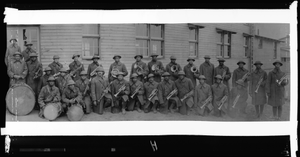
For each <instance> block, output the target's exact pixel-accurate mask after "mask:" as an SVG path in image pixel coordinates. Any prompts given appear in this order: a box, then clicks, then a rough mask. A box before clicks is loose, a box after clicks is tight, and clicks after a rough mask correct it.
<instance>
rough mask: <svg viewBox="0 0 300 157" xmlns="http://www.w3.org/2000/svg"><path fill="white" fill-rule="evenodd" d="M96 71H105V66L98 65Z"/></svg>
mask: <svg viewBox="0 0 300 157" xmlns="http://www.w3.org/2000/svg"><path fill="white" fill-rule="evenodd" d="M95 71H96V72H104V69H103V67H97V69H96V70H95Z"/></svg>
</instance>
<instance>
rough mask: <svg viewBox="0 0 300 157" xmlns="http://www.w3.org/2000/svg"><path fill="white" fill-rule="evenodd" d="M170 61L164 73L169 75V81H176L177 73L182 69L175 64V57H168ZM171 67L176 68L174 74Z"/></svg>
mask: <svg viewBox="0 0 300 157" xmlns="http://www.w3.org/2000/svg"><path fill="white" fill-rule="evenodd" d="M170 60H171V62H170V63H169V64H167V66H166V72H168V73H169V74H170V75H171V76H170V79H171V80H172V81H176V80H177V79H178V72H179V71H182V68H181V66H180V65H179V64H177V63H176V57H175V56H173V55H172V56H171V57H170ZM173 66H174V67H176V68H177V70H176V71H174V72H173V71H172V70H171V68H172V67H173Z"/></svg>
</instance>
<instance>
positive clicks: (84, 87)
mask: <svg viewBox="0 0 300 157" xmlns="http://www.w3.org/2000/svg"><path fill="white" fill-rule="evenodd" d="M89 83H90V82H89V79H87V72H86V71H81V72H80V79H78V80H77V81H76V82H75V86H76V87H78V89H79V91H80V93H81V95H82V100H83V103H84V106H85V107H86V108H85V110H84V112H85V113H87V114H89V113H91V112H92V107H91V97H90V88H89Z"/></svg>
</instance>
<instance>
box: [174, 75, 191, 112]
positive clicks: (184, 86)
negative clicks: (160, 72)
mask: <svg viewBox="0 0 300 157" xmlns="http://www.w3.org/2000/svg"><path fill="white" fill-rule="evenodd" d="M181 72H182V73H181ZM181 72H179V75H184V72H183V71H181ZM175 85H176V88H177V89H179V90H178V95H177V96H178V98H179V99H180V101H179V103H178V107H180V109H179V112H180V113H181V114H184V115H185V114H187V113H188V109H189V108H191V107H193V105H194V100H193V99H194V98H193V96H194V85H193V83H192V81H191V80H190V79H189V78H186V77H184V78H183V79H182V80H181V79H180V78H179V79H177V80H176V81H175ZM186 95H187V96H188V97H187V98H186V99H185V100H183V102H182V101H181V99H183V98H184V96H186Z"/></svg>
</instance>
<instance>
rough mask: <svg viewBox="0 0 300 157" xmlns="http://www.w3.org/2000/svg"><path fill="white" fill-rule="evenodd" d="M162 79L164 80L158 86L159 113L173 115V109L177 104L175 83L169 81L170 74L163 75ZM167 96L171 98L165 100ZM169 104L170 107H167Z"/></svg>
mask: <svg viewBox="0 0 300 157" xmlns="http://www.w3.org/2000/svg"><path fill="white" fill-rule="evenodd" d="M162 77H163V78H164V80H163V81H162V82H160V83H159V85H158V99H159V104H160V109H159V111H160V112H161V113H168V111H169V110H170V112H171V113H174V108H176V105H177V104H178V103H179V102H178V101H179V99H178V97H177V94H178V89H177V88H176V85H175V82H174V81H172V80H170V74H169V73H168V72H165V73H163V75H162ZM168 96H171V97H170V98H169V99H167V97H168ZM169 104H170V105H169Z"/></svg>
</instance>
